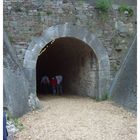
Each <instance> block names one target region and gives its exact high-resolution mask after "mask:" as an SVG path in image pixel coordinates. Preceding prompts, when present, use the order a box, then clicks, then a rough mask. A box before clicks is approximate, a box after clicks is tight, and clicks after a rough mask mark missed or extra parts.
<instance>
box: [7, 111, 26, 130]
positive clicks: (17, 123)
mask: <svg viewBox="0 0 140 140" xmlns="http://www.w3.org/2000/svg"><path fill="white" fill-rule="evenodd" d="M6 116H7V120H8V121H10V122H12V123H13V124H14V125H15V127H16V128H17V129H18V130H19V131H21V130H22V129H24V126H23V124H22V123H21V122H20V120H19V119H18V118H16V117H12V115H11V114H10V113H9V112H7V113H6Z"/></svg>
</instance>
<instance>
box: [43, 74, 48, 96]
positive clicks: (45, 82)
mask: <svg viewBox="0 0 140 140" xmlns="http://www.w3.org/2000/svg"><path fill="white" fill-rule="evenodd" d="M49 85H50V80H49V77H48V76H46V75H45V76H43V77H42V79H41V88H42V91H43V93H45V94H46V93H48V92H49Z"/></svg>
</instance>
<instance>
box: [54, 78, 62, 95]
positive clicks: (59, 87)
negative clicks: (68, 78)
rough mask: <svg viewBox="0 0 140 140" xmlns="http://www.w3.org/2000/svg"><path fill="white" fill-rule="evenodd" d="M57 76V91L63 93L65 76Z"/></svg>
mask: <svg viewBox="0 0 140 140" xmlns="http://www.w3.org/2000/svg"><path fill="white" fill-rule="evenodd" d="M55 77H56V81H57V93H58V94H62V93H63V90H62V81H63V76H62V75H57V76H55Z"/></svg>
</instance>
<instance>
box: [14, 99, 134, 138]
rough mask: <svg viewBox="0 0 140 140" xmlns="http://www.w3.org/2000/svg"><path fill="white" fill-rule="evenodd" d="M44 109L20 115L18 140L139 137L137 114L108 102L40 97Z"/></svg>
mask: <svg viewBox="0 0 140 140" xmlns="http://www.w3.org/2000/svg"><path fill="white" fill-rule="evenodd" d="M40 100H41V104H42V106H43V107H42V109H40V110H38V111H33V112H30V113H28V114H26V115H24V116H23V117H21V118H20V120H21V122H22V123H23V125H24V129H23V130H22V131H21V132H18V133H17V134H16V136H15V140H136V125H137V121H136V117H135V116H134V115H133V114H131V113H130V112H127V111H126V110H124V109H123V108H120V107H117V106H115V105H113V104H112V103H111V102H109V101H103V102H96V101H95V100H93V99H91V98H88V97H79V96H63V97H60V96H46V97H41V98H40Z"/></svg>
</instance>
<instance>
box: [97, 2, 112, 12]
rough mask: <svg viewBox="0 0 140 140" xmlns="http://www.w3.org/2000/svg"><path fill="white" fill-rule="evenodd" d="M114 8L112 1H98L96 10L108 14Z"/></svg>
mask: <svg viewBox="0 0 140 140" xmlns="http://www.w3.org/2000/svg"><path fill="white" fill-rule="evenodd" d="M111 6H112V3H111V1H110V0H97V1H96V9H98V10H100V11H101V12H107V11H108V10H109V9H110V8H111Z"/></svg>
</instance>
